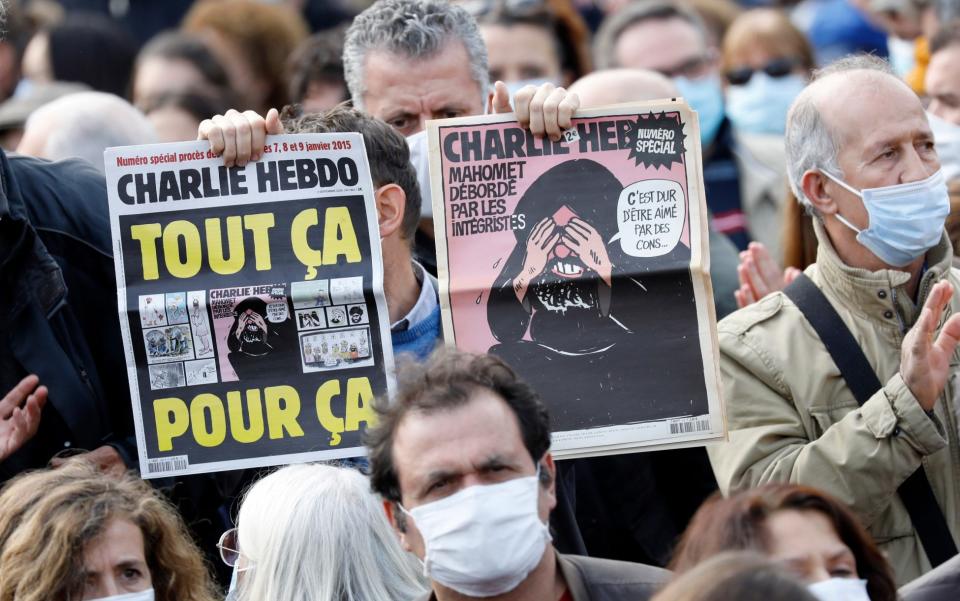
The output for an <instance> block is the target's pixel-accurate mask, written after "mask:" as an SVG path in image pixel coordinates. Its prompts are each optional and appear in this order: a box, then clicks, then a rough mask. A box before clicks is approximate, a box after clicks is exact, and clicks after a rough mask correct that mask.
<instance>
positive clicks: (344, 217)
mask: <svg viewBox="0 0 960 601" xmlns="http://www.w3.org/2000/svg"><path fill="white" fill-rule="evenodd" d="M340 255H343V256H344V257H345V258H346V260H347V263H359V262H360V261H361V258H360V245H359V244H358V243H357V232H356V231H354V229H353V221H352V220H351V219H350V211H349V210H347V207H330V208H328V209H327V212H326V214H325V215H324V223H323V259H324V260H323V264H324V265H336V264H337V259H338V258H339V257H340Z"/></svg>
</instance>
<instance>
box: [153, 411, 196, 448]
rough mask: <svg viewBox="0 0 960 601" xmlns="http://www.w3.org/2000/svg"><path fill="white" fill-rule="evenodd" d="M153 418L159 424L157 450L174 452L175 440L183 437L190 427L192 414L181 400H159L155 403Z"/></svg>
mask: <svg viewBox="0 0 960 601" xmlns="http://www.w3.org/2000/svg"><path fill="white" fill-rule="evenodd" d="M153 417H154V420H155V422H156V424H157V449H159V450H160V451H172V450H173V439H174V438H177V437H179V436H183V435H184V434H185V433H186V431H187V428H189V427H190V412H189V411H188V410H187V404H186V403H184V402H183V401H182V400H180V399H175V398H169V399H157V400H155V401H154V402H153Z"/></svg>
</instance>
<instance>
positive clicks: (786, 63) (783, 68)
mask: <svg viewBox="0 0 960 601" xmlns="http://www.w3.org/2000/svg"><path fill="white" fill-rule="evenodd" d="M799 65H800V61H799V60H798V59H796V58H775V59H773V60H772V61H770V62H768V63H767V64H766V65H764V66H763V67H761V68H759V69H751V68H750V67H738V68H736V69H730V70H729V71H727V72H726V73H724V76H725V77H726V78H727V81H728V82H730V85H733V86H742V85H745V84H746V83H747V82H749V81H750V78H751V77H753V74H754V72H756V71H763V72H764V73H766V74H767V75H769V76H770V77H785V76H787V75H790V73H791V72H793V70H794V69H796V68H797V67H798V66H799Z"/></svg>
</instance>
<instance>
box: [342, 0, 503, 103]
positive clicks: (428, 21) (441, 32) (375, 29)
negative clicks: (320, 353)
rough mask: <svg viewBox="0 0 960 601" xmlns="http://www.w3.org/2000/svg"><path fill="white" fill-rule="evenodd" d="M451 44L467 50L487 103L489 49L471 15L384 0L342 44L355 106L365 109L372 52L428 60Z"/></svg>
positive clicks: (431, 4) (410, 0)
mask: <svg viewBox="0 0 960 601" xmlns="http://www.w3.org/2000/svg"><path fill="white" fill-rule="evenodd" d="M451 40H459V41H460V42H461V43H462V44H463V46H464V48H466V51H467V56H468V57H470V73H471V75H472V76H473V80H474V81H475V82H477V85H478V86H480V93H481V96H482V98H481V101H482V102H483V103H486V100H487V90H488V89H489V87H490V74H489V72H488V67H487V48H486V46H485V45H484V43H483V38H482V37H481V36H480V30H479V29H478V28H477V23H476V21H475V20H474V19H473V17H471V16H470V14H469V13H467V12H466V11H465V10H463V9H462V8H460V7H459V6H455V5H451V4H449V3H448V2H446V1H445V0H379V2H376V3H375V4H373V5H372V6H371V7H370V8H368V9H367V10H365V11H363V12H362V13H360V14H359V15H358V16H357V17H356V18H355V19H354V20H353V23H352V24H351V25H350V28H349V29H348V30H347V37H346V40H345V41H344V45H343V71H344V76H345V78H346V80H347V88H348V89H349V90H350V97H351V99H352V100H353V105H354V106H355V107H357V108H358V109H361V110H363V95H364V94H365V93H366V89H367V88H366V85H365V81H364V61H365V60H366V57H367V53H368V52H370V51H372V50H373V51H376V50H380V51H384V52H389V53H391V54H398V55H400V56H403V57H406V58H411V59H425V58H430V57H432V56H434V55H436V54H437V53H439V52H440V51H441V50H442V49H443V47H444V45H445V44H446V43H447V42H448V41H451Z"/></svg>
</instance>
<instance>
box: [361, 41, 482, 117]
mask: <svg viewBox="0 0 960 601" xmlns="http://www.w3.org/2000/svg"><path fill="white" fill-rule="evenodd" d="M364 89H365V90H366V94H365V97H364V100H365V104H367V105H369V104H372V103H374V102H377V103H380V104H391V103H393V104H397V103H405V104H410V103H414V102H420V103H428V104H434V105H441V104H443V103H450V102H457V103H465V104H468V105H470V106H473V105H476V106H477V107H478V108H477V112H478V113H479V112H482V111H483V100H482V96H483V93H482V92H481V90H480V87H479V85H478V84H477V82H476V81H475V80H474V79H473V72H472V70H471V68H470V57H469V55H468V54H467V50H466V48H464V46H463V44H461V43H459V42H448V43H447V44H446V45H444V47H442V48H441V49H440V50H439V51H438V52H435V53H433V54H431V55H430V56H427V57H425V58H410V57H407V56H402V55H399V54H396V53H391V52H387V51H384V50H374V51H371V52H370V53H368V54H367V56H366V59H365V61H364ZM418 112H419V111H418Z"/></svg>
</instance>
